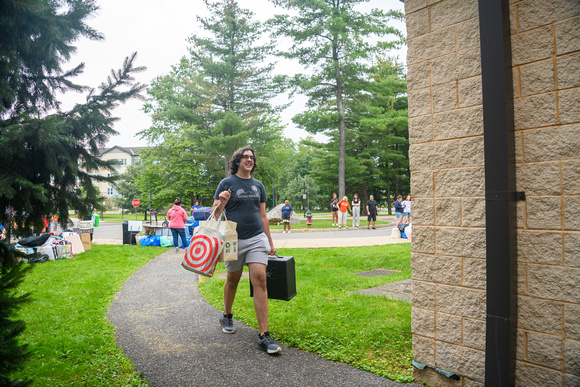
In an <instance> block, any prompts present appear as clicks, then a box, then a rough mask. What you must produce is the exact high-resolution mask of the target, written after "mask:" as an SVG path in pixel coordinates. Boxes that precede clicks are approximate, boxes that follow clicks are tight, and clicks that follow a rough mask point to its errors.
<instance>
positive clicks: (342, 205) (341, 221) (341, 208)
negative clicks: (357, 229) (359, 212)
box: [338, 196, 350, 229]
mask: <svg viewBox="0 0 580 387" xmlns="http://www.w3.org/2000/svg"><path fill="white" fill-rule="evenodd" d="M348 210H350V203H349V202H348V198H347V197H346V196H343V197H342V200H341V201H339V202H338V228H339V229H341V228H342V227H344V228H348V227H347V225H346V220H347V218H348V212H347V211H348Z"/></svg>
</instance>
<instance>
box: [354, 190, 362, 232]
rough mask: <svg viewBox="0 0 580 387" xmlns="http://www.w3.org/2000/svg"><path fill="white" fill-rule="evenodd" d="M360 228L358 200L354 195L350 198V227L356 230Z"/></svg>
mask: <svg viewBox="0 0 580 387" xmlns="http://www.w3.org/2000/svg"><path fill="white" fill-rule="evenodd" d="M359 226H360V199H359V197H358V194H357V193H355V194H354V197H353V198H352V227H356V228H358V227H359Z"/></svg>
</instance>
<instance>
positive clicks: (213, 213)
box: [206, 207, 228, 230]
mask: <svg viewBox="0 0 580 387" xmlns="http://www.w3.org/2000/svg"><path fill="white" fill-rule="evenodd" d="M216 211H217V207H216V208H214V209H213V211H212V212H211V214H210V215H209V218H207V220H206V222H209V221H214V222H217V226H216V227H215V229H216V230H219V229H220V225H221V224H222V219H225V220H228V218H227V217H226V211H225V210H223V211H222V213H221V215H220V217H219V219H216V217H215V212H216ZM206 225H207V226H208V227H209V228H213V227H211V226H210V225H209V224H208V223H206Z"/></svg>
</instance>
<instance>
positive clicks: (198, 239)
mask: <svg viewBox="0 0 580 387" xmlns="http://www.w3.org/2000/svg"><path fill="white" fill-rule="evenodd" d="M223 244H224V242H223V240H219V239H218V238H217V237H215V236H208V235H204V234H196V235H194V236H193V237H192V238H191V241H190V242H189V247H188V248H187V251H186V252H185V257H184V258H183V262H182V263H181V265H182V266H183V268H184V269H187V270H190V271H193V272H195V273H197V274H200V275H203V276H206V277H211V276H213V273H214V271H215V267H216V264H217V261H218V257H219V253H220V251H221V250H222V248H223Z"/></svg>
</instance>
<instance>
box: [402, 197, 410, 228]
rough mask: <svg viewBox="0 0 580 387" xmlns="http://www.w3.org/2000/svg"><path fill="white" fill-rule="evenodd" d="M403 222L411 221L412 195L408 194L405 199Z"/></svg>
mask: <svg viewBox="0 0 580 387" xmlns="http://www.w3.org/2000/svg"><path fill="white" fill-rule="evenodd" d="M401 204H402V205H403V223H408V224H410V223H411V195H407V198H406V199H405V200H403V203H401Z"/></svg>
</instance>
